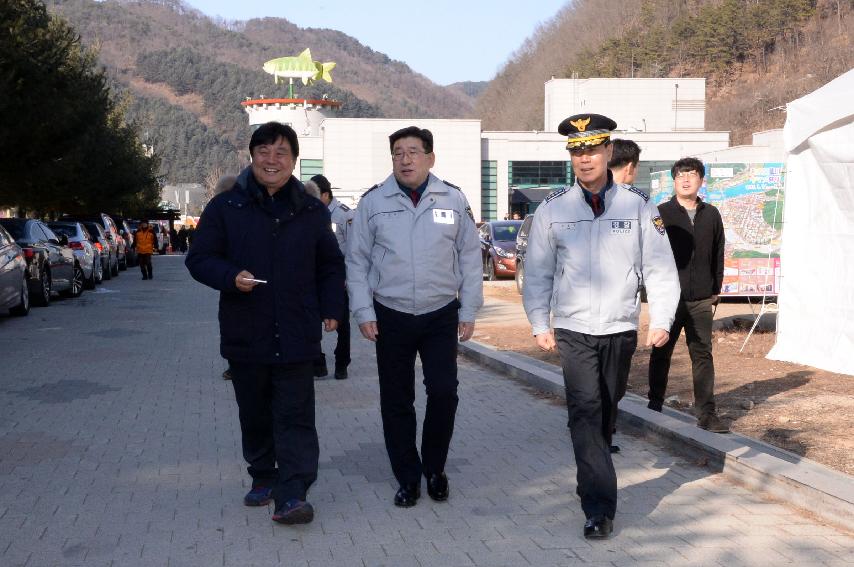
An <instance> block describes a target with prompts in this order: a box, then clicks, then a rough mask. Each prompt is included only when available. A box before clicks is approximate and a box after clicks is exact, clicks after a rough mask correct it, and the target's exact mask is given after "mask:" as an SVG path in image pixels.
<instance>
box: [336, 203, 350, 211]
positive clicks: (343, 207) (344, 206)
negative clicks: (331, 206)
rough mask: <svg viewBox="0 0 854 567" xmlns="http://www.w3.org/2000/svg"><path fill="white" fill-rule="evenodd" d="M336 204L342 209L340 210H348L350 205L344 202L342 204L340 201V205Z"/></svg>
mask: <svg viewBox="0 0 854 567" xmlns="http://www.w3.org/2000/svg"><path fill="white" fill-rule="evenodd" d="M338 206H339V207H341V210H342V211H349V210H350V207H348V206H347V205H345V204H343V203H341V204H340V205H338Z"/></svg>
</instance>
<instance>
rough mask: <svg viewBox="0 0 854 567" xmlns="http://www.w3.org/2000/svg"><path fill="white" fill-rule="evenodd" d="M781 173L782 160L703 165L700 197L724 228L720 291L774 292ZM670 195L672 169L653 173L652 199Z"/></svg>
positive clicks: (777, 270) (777, 278)
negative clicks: (714, 208) (703, 171)
mask: <svg viewBox="0 0 854 567" xmlns="http://www.w3.org/2000/svg"><path fill="white" fill-rule="evenodd" d="M784 176H785V172H784V170H783V164H782V163H714V164H706V178H705V180H704V182H703V186H702V187H701V188H700V198H701V199H703V201H705V202H707V203H711V204H712V205H714V206H715V207H717V208H718V210H719V211H720V213H721V217H723V222H724V230H725V231H726V251H725V260H724V283H723V289H722V290H721V295H763V294H766V295H777V290H778V289H779V285H780V236H781V229H782V222H781V219H782V216H783V197H784V195H783V187H784ZM672 195H673V179H672V178H671V177H670V171H659V172H655V173H653V174H652V180H651V185H650V197H651V198H652V200H653V202H654V203H655V204H660V203H662V202H664V201H666V200H668V199H670V197H671V196H672Z"/></svg>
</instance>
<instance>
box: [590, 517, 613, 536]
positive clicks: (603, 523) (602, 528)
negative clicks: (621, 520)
mask: <svg viewBox="0 0 854 567" xmlns="http://www.w3.org/2000/svg"><path fill="white" fill-rule="evenodd" d="M612 531H614V522H613V521H612V520H611V518H608V517H606V516H595V517H593V518H590V519H589V520H587V521H586V522H584V537H586V538H587V539H605V538H607V537H608V536H609V535H611V532H612Z"/></svg>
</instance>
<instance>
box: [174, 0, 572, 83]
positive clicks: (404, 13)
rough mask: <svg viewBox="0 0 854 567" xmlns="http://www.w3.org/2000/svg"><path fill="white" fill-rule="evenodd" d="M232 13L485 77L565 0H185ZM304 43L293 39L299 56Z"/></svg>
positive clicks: (446, 75) (461, 76)
mask: <svg viewBox="0 0 854 567" xmlns="http://www.w3.org/2000/svg"><path fill="white" fill-rule="evenodd" d="M185 1H186V2H187V4H189V5H190V6H192V7H194V8H196V9H198V10H200V11H202V12H204V13H205V14H208V15H210V16H221V17H223V18H226V19H228V20H249V19H252V18H261V17H267V16H269V17H279V18H286V19H288V20H290V21H291V22H293V23H294V24H296V25H298V26H300V27H303V28H305V27H312V28H318V27H323V28H332V29H335V30H338V31H342V32H344V33H346V34H347V35H350V36H353V37H355V38H356V39H358V40H359V41H360V42H362V43H363V44H365V45H367V46H369V47H370V48H372V49H373V50H375V51H380V52H382V53H385V54H386V55H388V56H389V57H391V58H392V59H397V60H399V61H403V62H404V63H406V64H408V65H409V66H410V67H411V68H412V69H414V70H415V71H417V72H418V73H421V74H422V75H425V76H427V77H428V78H430V79H431V80H433V81H434V82H436V83H438V84H440V85H445V84H449V83H454V82H457V81H485V80H489V79H491V78H493V77H494V76H495V73H496V72H497V71H498V69H499V68H500V67H501V66H502V65H503V64H504V62H505V61H507V58H508V57H509V56H510V54H511V53H513V52H514V51H515V50H516V49H518V48H519V47H520V46H521V45H522V43H523V42H524V41H525V39H526V38H528V37H530V36H531V34H532V33H533V32H534V30H535V29H536V27H537V25H539V24H542V23H545V22H547V21H548V20H550V19H551V18H552V17H553V16H554V15H555V14H556V13H557V12H558V10H559V9H560V8H561V7H562V6H563V5H564V4H566V3H567V0H532V1H528V2H519V1H511V0H410V1H408V2H406V1H404V2H371V1H370V0H368V1H363V2H354V1H352V0H350V1H344V0H313V1H309V2H305V1H303V2H282V1H279V0H264V1H262V0H239V1H234V0H185ZM303 47H310V46H294V50H295V52H294V53H282V55H283V56H284V55H296V52H297V51H301V50H302V48H303Z"/></svg>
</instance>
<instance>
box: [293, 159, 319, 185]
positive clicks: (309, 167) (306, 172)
mask: <svg viewBox="0 0 854 567" xmlns="http://www.w3.org/2000/svg"><path fill="white" fill-rule="evenodd" d="M322 173H323V160H322V159H301V160H299V180H300V181H302V182H303V183H305V182H306V181H308V180H309V179H311V178H312V177H314V176H315V175H320V174H322Z"/></svg>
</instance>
